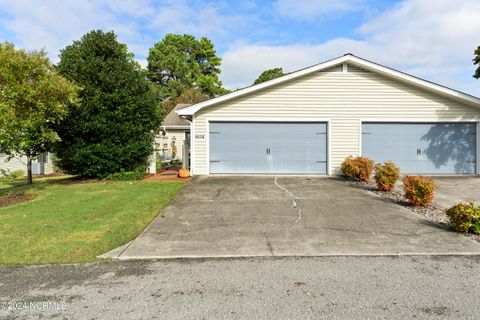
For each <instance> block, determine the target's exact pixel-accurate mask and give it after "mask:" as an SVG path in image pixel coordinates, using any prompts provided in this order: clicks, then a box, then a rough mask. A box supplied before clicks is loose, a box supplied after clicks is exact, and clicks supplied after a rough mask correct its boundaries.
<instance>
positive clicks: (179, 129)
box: [155, 104, 190, 162]
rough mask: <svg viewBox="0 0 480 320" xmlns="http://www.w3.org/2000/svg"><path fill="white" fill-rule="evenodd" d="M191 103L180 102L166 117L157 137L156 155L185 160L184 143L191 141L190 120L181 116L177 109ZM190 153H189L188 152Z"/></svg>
mask: <svg viewBox="0 0 480 320" xmlns="http://www.w3.org/2000/svg"><path fill="white" fill-rule="evenodd" d="M187 106H189V104H178V105H176V106H175V108H174V109H173V110H172V111H171V112H170V113H169V114H168V115H167V116H166V117H165V119H164V120H163V122H162V125H161V127H160V134H159V135H158V136H156V137H155V150H156V156H157V157H161V158H163V159H166V160H171V159H177V160H180V161H182V162H184V161H185V160H186V159H184V152H183V151H184V150H183V149H184V144H185V143H187V144H189V143H190V122H189V121H187V120H186V119H184V118H182V117H180V116H179V115H178V114H177V112H176V111H177V110H180V109H181V108H185V107H187ZM187 155H188V154H187Z"/></svg>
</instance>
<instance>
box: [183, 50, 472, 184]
mask: <svg viewBox="0 0 480 320" xmlns="http://www.w3.org/2000/svg"><path fill="white" fill-rule="evenodd" d="M176 113H177V114H178V115H179V116H182V117H184V118H185V119H188V120H189V121H191V128H190V132H191V136H190V139H191V166H190V168H191V173H192V174H193V175H208V174H336V173H339V170H340V165H341V163H342V161H343V160H344V159H345V158H346V157H348V156H349V155H364V156H368V157H369V158H371V159H373V160H375V161H377V162H383V161H386V160H392V161H394V162H395V163H396V164H397V165H399V166H400V168H401V171H402V172H403V173H423V174H478V173H479V167H480V165H479V159H480V156H479V150H480V146H479V141H480V138H479V132H480V125H479V123H480V99H479V98H477V97H473V96H471V95H468V94H465V93H462V92H459V91H456V90H453V89H450V88H447V87H444V86H441V85H438V84H435V83H432V82H429V81H426V80H422V79H419V78H417V77H414V76H411V75H408V74H406V73H403V72H400V71H397V70H394V69H391V68H388V67H385V66H382V65H379V64H377V63H374V62H371V61H368V60H365V59H362V58H359V57H357V56H354V55H352V54H346V55H344V56H342V57H339V58H336V59H333V60H330V61H326V62H323V63H320V64H318V65H315V66H312V67H309V68H306V69H302V70H299V71H296V72H293V73H290V74H288V75H285V76H283V77H280V78H277V79H274V80H271V81H267V82H264V83H261V84H258V85H254V86H251V87H248V88H244V89H241V90H237V91H235V92H232V93H230V94H227V95H224V96H221V97H217V98H214V99H211V100H208V101H205V102H201V103H198V104H194V105H191V106H188V107H184V108H179V109H177V110H176ZM185 128H186V123H185ZM185 128H184V129H182V130H186V129H185Z"/></svg>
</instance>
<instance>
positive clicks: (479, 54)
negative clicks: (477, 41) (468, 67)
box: [473, 46, 480, 79]
mask: <svg viewBox="0 0 480 320" xmlns="http://www.w3.org/2000/svg"><path fill="white" fill-rule="evenodd" d="M474 54H475V56H474V58H473V64H474V65H479V66H478V67H477V69H476V70H475V74H474V75H473V77H474V78H476V79H479V78H480V46H478V47H477V49H475V53H474Z"/></svg>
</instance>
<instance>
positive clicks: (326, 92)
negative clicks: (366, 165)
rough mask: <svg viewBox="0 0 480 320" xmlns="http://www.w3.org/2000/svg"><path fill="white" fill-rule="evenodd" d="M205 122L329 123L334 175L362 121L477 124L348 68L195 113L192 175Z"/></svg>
mask: <svg viewBox="0 0 480 320" xmlns="http://www.w3.org/2000/svg"><path fill="white" fill-rule="evenodd" d="M208 120H227V121H239V120H242V121H249V120H251V121H282V120H283V121H302V120H304V121H305V120H307V121H322V120H323V121H324V120H330V135H331V136H330V137H329V140H330V145H329V148H330V152H329V153H330V167H331V170H330V172H331V173H338V172H339V167H340V164H341V162H342V161H343V159H344V158H345V157H347V156H349V155H359V154H360V150H361V149H360V146H361V141H360V139H361V137H360V123H361V121H362V120H370V121H372V120H373V121H418V122H421V121H460V120H464V121H480V109H479V108H475V107H470V106H466V105H462V104H460V103H459V102H456V101H452V100H450V99H447V98H445V97H442V96H439V95H436V94H433V93H430V92H427V91H424V90H421V89H419V88H417V87H414V86H412V85H410V84H406V83H403V82H399V81H397V80H393V79H390V78H386V77H385V76H382V75H379V74H377V73H373V72H370V71H366V70H362V69H360V68H357V67H353V66H351V65H349V66H348V72H342V68H339V67H334V68H331V69H329V70H326V71H321V72H316V73H314V74H310V75H307V76H305V77H303V78H298V79H295V80H292V81H290V82H287V83H282V84H279V85H277V86H275V87H270V88H267V89H265V90H262V91H259V92H256V93H252V94H249V95H246V96H243V97H240V98H237V99H235V100H231V101H227V102H224V103H221V104H219V105H216V106H211V107H209V108H206V109H203V110H200V111H199V112H197V114H195V116H194V130H195V132H193V133H192V135H193V136H194V137H195V139H194V150H193V156H194V162H193V172H194V174H207V173H208V150H207V144H208V132H207V122H208ZM202 135H203V136H204V138H202ZM197 137H198V138H197Z"/></svg>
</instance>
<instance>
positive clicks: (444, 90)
mask: <svg viewBox="0 0 480 320" xmlns="http://www.w3.org/2000/svg"><path fill="white" fill-rule="evenodd" d="M346 64H349V65H353V66H355V67H359V68H362V69H365V70H367V71H372V72H376V73H379V74H381V75H384V76H386V77H389V78H393V79H395V80H398V81H401V82H406V83H408V84H411V85H413V86H416V87H419V88H422V89H424V90H427V91H430V92H433V93H436V94H438V95H441V96H444V97H447V98H451V99H453V100H456V101H460V102H462V103H465V104H467V105H470V106H475V107H477V108H480V99H479V98H477V97H474V96H472V95H469V94H466V93H463V92H460V91H457V90H454V89H451V88H448V87H445V86H441V85H439V84H436V83H433V82H430V81H427V80H423V79H420V78H417V77H415V76H412V75H409V74H407V73H404V72H401V71H398V70H395V69H392V68H388V67H385V66H383V65H380V64H377V63H374V62H372V61H369V60H366V59H363V58H360V57H357V56H354V55H352V54H345V55H344V56H341V57H338V58H336V59H332V60H328V61H326V62H323V63H320V64H317V65H314V66H311V67H308V68H305V69H301V70H298V71H295V72H292V73H289V74H287V75H285V76H283V77H280V78H277V79H273V80H270V81H266V82H263V83H260V84H257V85H253V86H250V87H247V88H243V89H240V90H237V91H234V92H232V93H229V94H226V95H223V96H220V97H217V98H213V99H210V100H207V101H204V102H200V103H197V104H194V105H191V106H189V107H185V108H182V109H181V110H176V112H177V114H178V115H180V116H189V115H193V114H195V113H196V112H198V111H200V110H202V109H204V108H208V107H210V106H214V105H217V104H219V103H222V102H225V101H229V100H232V99H235V98H238V97H241V96H244V95H248V94H250V93H253V92H257V91H261V90H263V89H266V88H269V87H272V86H275V85H277V84H280V83H283V82H287V81H290V80H293V79H296V78H299V77H303V76H305V75H308V74H311V73H314V72H318V71H323V70H327V69H329V68H332V67H334V66H337V65H343V68H346Z"/></svg>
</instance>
